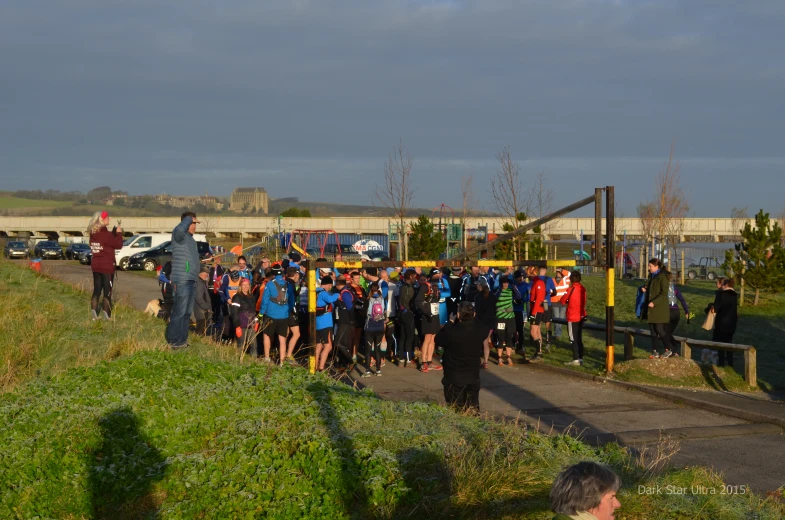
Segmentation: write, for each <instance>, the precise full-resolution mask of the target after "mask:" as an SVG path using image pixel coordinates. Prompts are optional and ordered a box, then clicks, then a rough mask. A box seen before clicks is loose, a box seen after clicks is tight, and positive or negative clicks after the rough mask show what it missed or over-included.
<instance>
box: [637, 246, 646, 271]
mask: <svg viewBox="0 0 785 520" xmlns="http://www.w3.org/2000/svg"><path fill="white" fill-rule="evenodd" d="M645 250H646V245H645V244H644V245H642V246H641V252H640V253H639V254H638V278H643V266H644V265H646V259H645V258H643V252H644V251H645Z"/></svg>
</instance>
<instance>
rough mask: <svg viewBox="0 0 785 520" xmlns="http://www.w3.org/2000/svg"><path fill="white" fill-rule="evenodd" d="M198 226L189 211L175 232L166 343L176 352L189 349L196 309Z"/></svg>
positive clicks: (173, 233)
mask: <svg viewBox="0 0 785 520" xmlns="http://www.w3.org/2000/svg"><path fill="white" fill-rule="evenodd" d="M198 223H199V221H198V220H196V214H195V213H193V212H191V211H186V212H185V213H183V214H182V215H181V216H180V223H179V224H178V225H177V227H176V228H174V230H172V276H171V280H172V285H173V286H174V307H173V308H172V316H171V318H170V319H169V324H168V325H167V326H166V342H167V343H169V346H171V347H172V348H175V349H176V348H183V347H187V346H188V327H189V326H190V324H191V314H192V313H193V310H194V299H195V297H196V282H197V280H198V279H199V270H200V269H199V265H200V264H199V251H198V249H197V248H196V241H195V240H194V236H193V235H194V232H195V231H196V225H197V224H198Z"/></svg>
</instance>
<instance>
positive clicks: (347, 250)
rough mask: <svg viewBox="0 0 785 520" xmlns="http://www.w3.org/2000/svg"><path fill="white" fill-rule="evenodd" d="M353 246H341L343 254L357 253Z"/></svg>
mask: <svg viewBox="0 0 785 520" xmlns="http://www.w3.org/2000/svg"><path fill="white" fill-rule="evenodd" d="M356 252H357V251H355V250H354V247H353V246H346V245H343V244H341V253H356Z"/></svg>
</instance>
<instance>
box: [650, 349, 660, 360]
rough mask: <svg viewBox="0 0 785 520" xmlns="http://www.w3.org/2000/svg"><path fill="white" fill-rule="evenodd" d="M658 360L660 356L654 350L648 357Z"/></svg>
mask: <svg viewBox="0 0 785 520" xmlns="http://www.w3.org/2000/svg"><path fill="white" fill-rule="evenodd" d="M659 358H660V355H659V354H658V353H657V351H656V350H653V351H652V352H651V356H649V359H659Z"/></svg>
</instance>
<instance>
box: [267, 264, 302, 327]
mask: <svg viewBox="0 0 785 520" xmlns="http://www.w3.org/2000/svg"><path fill="white" fill-rule="evenodd" d="M274 280H275V281H276V282H278V285H280V286H281V287H283V288H284V290H285V291H287V292H288V295H287V301H286V303H285V304H283V305H279V304H277V303H275V302H274V301H272V299H271V298H274V297H276V296H278V287H276V284H275V283H273V281H270V282H267V285H265V286H264V296H263V297H262V304H261V306H260V307H259V314H264V315H265V316H269V317H270V318H272V319H274V320H281V319H284V318H288V317H289V312H290V311H291V309H293V308H294V303H295V302H294V289H292V288H291V287H290V286H289V284H287V283H286V280H284V279H283V276H282V275H280V274H279V275H277V276H276V277H275V279H274Z"/></svg>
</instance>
